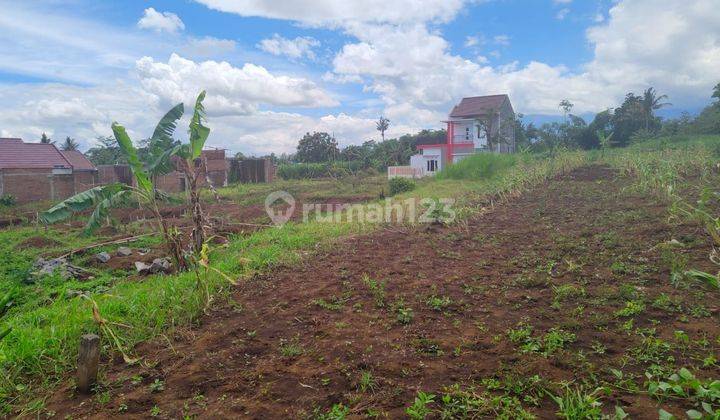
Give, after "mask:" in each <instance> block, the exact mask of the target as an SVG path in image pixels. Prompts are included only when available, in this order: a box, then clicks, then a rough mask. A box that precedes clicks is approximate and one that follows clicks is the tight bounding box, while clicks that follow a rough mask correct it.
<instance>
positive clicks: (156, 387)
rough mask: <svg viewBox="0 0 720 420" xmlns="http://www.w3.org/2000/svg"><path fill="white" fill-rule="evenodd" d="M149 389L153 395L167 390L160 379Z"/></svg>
mask: <svg viewBox="0 0 720 420" xmlns="http://www.w3.org/2000/svg"><path fill="white" fill-rule="evenodd" d="M149 387H150V392H152V393H156V392H161V391H164V390H165V382H163V381H161V380H160V379H155V380H154V381H153V383H151V384H150V386H149Z"/></svg>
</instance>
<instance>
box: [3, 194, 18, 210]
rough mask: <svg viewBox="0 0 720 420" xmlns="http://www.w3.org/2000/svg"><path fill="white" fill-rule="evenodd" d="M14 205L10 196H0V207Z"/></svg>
mask: <svg viewBox="0 0 720 420" xmlns="http://www.w3.org/2000/svg"><path fill="white" fill-rule="evenodd" d="M15 203H16V200H15V196H14V195H10V194H3V195H1V196H0V206H6V207H10V206H14V205H15Z"/></svg>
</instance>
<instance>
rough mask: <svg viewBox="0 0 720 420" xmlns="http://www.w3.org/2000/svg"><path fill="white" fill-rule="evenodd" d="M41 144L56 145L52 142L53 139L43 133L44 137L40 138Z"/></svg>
mask: <svg viewBox="0 0 720 420" xmlns="http://www.w3.org/2000/svg"><path fill="white" fill-rule="evenodd" d="M40 143H42V144H52V143H55V142H54V141H52V139H51V138H50V137H48V136H47V134H45V133H42V136H40Z"/></svg>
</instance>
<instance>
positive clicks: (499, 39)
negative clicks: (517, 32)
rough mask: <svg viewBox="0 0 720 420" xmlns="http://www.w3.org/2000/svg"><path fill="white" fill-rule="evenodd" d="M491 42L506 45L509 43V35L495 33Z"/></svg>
mask: <svg viewBox="0 0 720 420" xmlns="http://www.w3.org/2000/svg"><path fill="white" fill-rule="evenodd" d="M493 42H494V43H495V44H497V45H502V46H504V47H507V46H508V45H510V37H509V36H508V35H504V34H503V35H495V36H494V37H493Z"/></svg>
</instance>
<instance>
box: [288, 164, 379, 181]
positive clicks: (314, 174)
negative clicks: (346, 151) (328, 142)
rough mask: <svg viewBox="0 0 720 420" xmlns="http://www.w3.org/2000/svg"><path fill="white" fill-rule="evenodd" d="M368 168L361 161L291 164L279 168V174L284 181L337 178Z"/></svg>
mask: <svg viewBox="0 0 720 420" xmlns="http://www.w3.org/2000/svg"><path fill="white" fill-rule="evenodd" d="M366 167H367V165H365V164H364V162H362V161H359V160H351V161H347V162H345V161H339V162H322V163H291V164H284V165H280V166H278V169H277V174H278V176H279V177H280V178H282V179H310V178H328V177H332V178H337V177H341V176H346V175H352V174H354V173H355V172H358V171H361V170H363V169H365V168H366Z"/></svg>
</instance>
